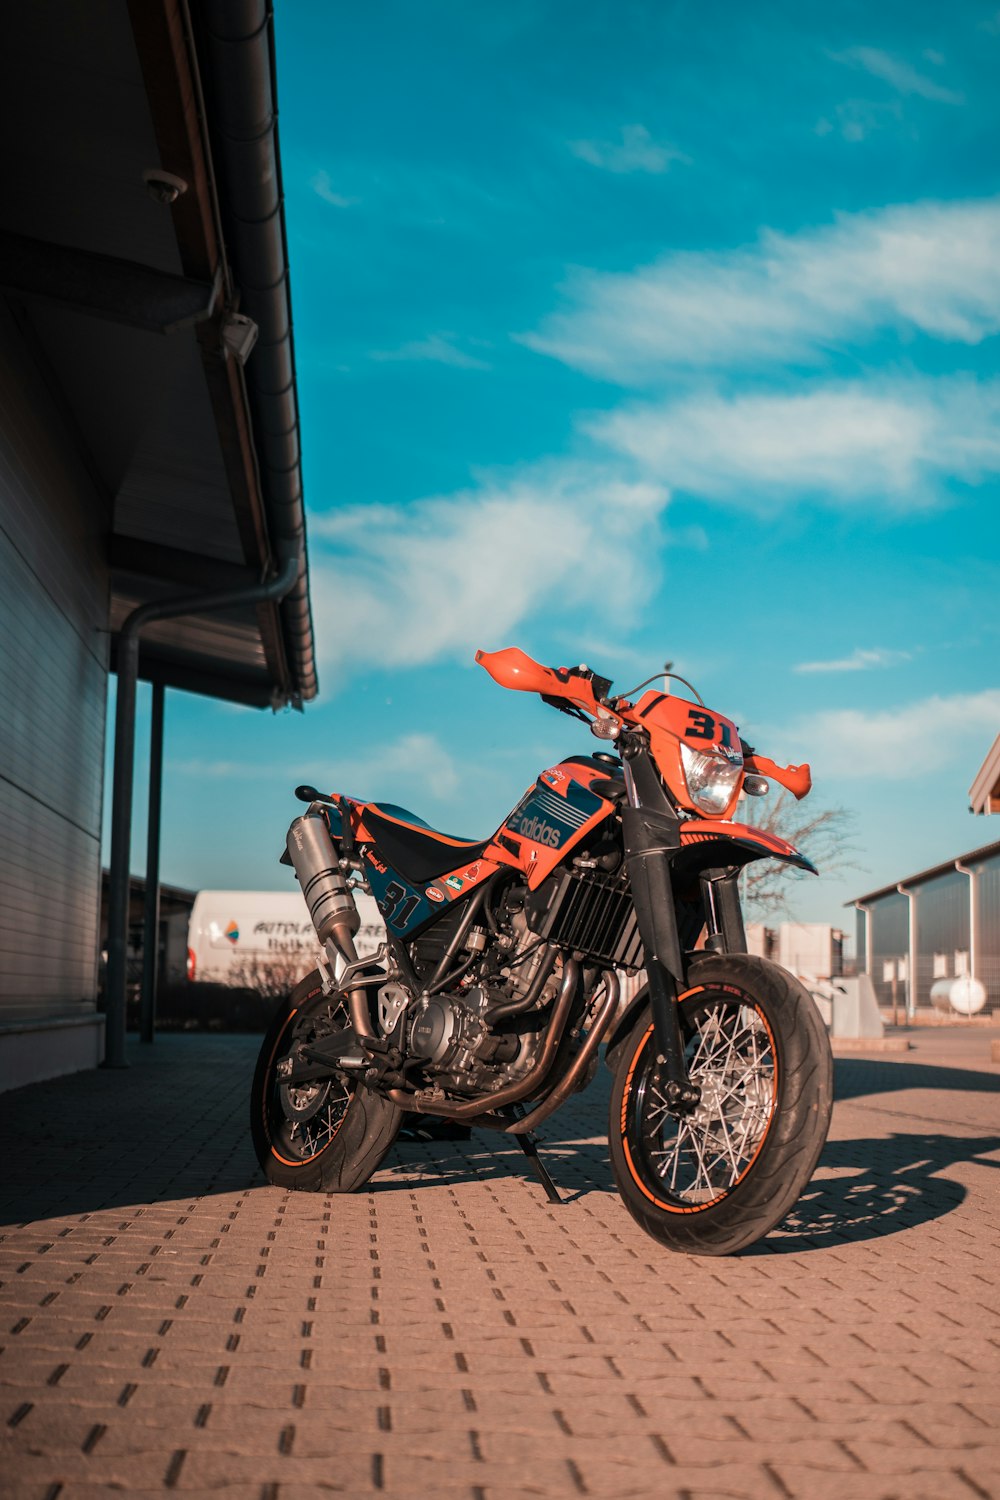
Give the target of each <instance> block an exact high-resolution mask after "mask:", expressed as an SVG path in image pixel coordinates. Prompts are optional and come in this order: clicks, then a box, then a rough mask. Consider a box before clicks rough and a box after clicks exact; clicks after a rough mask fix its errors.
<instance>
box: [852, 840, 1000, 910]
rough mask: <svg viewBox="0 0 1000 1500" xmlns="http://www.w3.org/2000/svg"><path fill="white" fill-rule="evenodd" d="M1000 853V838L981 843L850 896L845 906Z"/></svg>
mask: <svg viewBox="0 0 1000 1500" xmlns="http://www.w3.org/2000/svg"><path fill="white" fill-rule="evenodd" d="M998 854H1000V840H998V841H997V842H996V843H993V844H983V845H982V846H981V847H980V848H979V849H970V850H969V852H968V854H956V855H955V857H954V859H946V860H945V861H944V862H943V863H942V864H940V865H931V867H930V868H929V869H927V870H918V871H917V873H916V874H915V875H902V876H900V878H899V880H898V881H893V883H892V884H891V885H883V886H880V887H879V889H878V890H877V891H868V892H867V894H866V895H864V896H852V897H851V899H850V901H845V902H844V905H845V906H858V905H860V904H861V903H862V902H863V901H877V900H879V898H880V897H882V896H894V895H896V894H897V886H899V885H902V886H913V885H921V884H922V883H923V882H924V881H925V880H933V879H934V878H935V876H937V875H947V873H948V871H949V870H953V869H954V868H955V865H956V864H958V863H961V864H979V863H980V862H982V861H983V860H987V859H993V858H994V857H995V856H996V855H998Z"/></svg>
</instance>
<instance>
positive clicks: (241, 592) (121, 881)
mask: <svg viewBox="0 0 1000 1500" xmlns="http://www.w3.org/2000/svg"><path fill="white" fill-rule="evenodd" d="M301 563H302V549H301V543H296V542H291V541H290V542H288V543H287V553H286V555H285V556H284V561H283V563H282V567H281V571H280V572H279V573H278V574H277V575H276V576H275V577H274V578H272V579H271V581H270V582H269V583H259V584H255V585H254V586H253V587H251V588H243V589H230V590H229V591H227V592H222V593H218V594H185V595H184V596H183V597H181V598H179V599H164V600H162V601H161V602H160V603H158V604H143V605H140V607H139V608H138V609H134V610H133V611H132V613H131V614H130V615H129V616H128V618H127V619H126V620H125V622H124V623H123V625H122V628H121V630H120V631H119V632H118V662H117V667H118V701H117V704H116V706H115V763H114V784H113V787H112V793H111V796H112V807H111V869H110V871H109V874H108V975H107V991H106V1008H107V1015H106V1017H105V1056H104V1066H105V1067H106V1068H126V1067H128V1060H127V1058H126V1056H125V990H126V968H125V963H126V944H127V941H128V887H129V854H130V849H131V843H132V781H133V774H134V762H135V697H136V683H137V681H138V676H139V633H140V631H141V630H142V629H143V627H144V626H146V625H148V624H150V623H151V622H152V621H153V620H167V619H176V618H177V617H178V616H179V615H196V614H208V613H210V612H212V611H213V610H219V609H232V608H236V607H238V606H240V605H246V604H266V603H268V602H274V603H277V602H278V601H279V600H281V599H284V597H285V595H286V594H287V593H288V592H289V591H290V590H291V589H292V588H293V587H294V585H295V582H296V580H297V579H298V576H299V569H300V567H301Z"/></svg>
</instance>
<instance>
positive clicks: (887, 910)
mask: <svg viewBox="0 0 1000 1500" xmlns="http://www.w3.org/2000/svg"><path fill="white" fill-rule="evenodd" d="M970 863H971V866H972V868H973V869H974V870H975V871H976V891H977V901H978V906H977V912H978V916H977V923H976V926H977V943H978V951H977V953H976V955H975V976H974V977H975V978H976V979H979V980H981V981H982V983H983V984H984V985H985V986H986V1010H987V1011H990V1012H1000V856H998V855H993V856H992V857H991V858H988V859H984V860H976V859H973V860H971V861H970ZM913 889H914V890H915V891H916V895H917V947H918V954H917V977H916V989H915V998H916V1004H917V1005H929V1004H930V1003H931V986H932V985H933V983H934V981H935V980H936V979H951V978H955V977H957V976H958V975H960V974H966V973H969V972H970V971H971V969H972V967H973V965H972V931H971V922H970V920H969V918H970V906H969V894H970V892H969V877H968V875H965V874H963V873H962V872H961V871H959V870H948V871H946V872H945V873H944V874H942V875H937V876H935V877H934V878H933V879H932V880H922V881H921V882H920V884H919V885H916V886H914V887H913ZM871 921H872V961H871V966H870V968H869V970H868V972H869V973H870V974H871V977H872V982H873V984H874V986H875V994H876V996H877V998H878V1001H879V1004H880V1005H889V1004H890V1003H891V999H892V983H891V981H890V980H888V979H886V978H885V973H886V965H887V964H890V963H894V964H898V961H899V960H900V959H907V958H908V954H909V941H910V939H909V904H908V901H907V898H906V897H905V896H902V895H899V894H897V893H896V892H893V893H892V894H888V895H885V896H881V897H879V898H878V900H876V901H873V902H872V903H871ZM857 933H858V958H859V963H860V964H861V965H862V966H864V961H865V957H866V955H865V918H864V913H863V912H860V911H859V912H858V914H857ZM905 992H906V986H905V984H904V983H902V982H899V981H897V994H898V998H899V1000H900V1002H901V1003H902V1000H903V999H904V998H905Z"/></svg>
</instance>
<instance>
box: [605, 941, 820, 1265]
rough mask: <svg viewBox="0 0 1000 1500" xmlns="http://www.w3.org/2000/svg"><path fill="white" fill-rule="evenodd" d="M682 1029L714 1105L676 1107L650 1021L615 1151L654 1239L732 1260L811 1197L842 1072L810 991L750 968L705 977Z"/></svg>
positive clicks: (629, 1195) (773, 969) (638, 1048)
mask: <svg viewBox="0 0 1000 1500" xmlns="http://www.w3.org/2000/svg"><path fill="white" fill-rule="evenodd" d="M690 978H691V980H692V986H691V988H690V989H689V990H688V991H687V992H686V993H685V994H684V995H683V996H682V997H681V1000H680V1012H681V1029H682V1034H683V1036H684V1042H685V1053H686V1057H687V1064H688V1069H689V1073H690V1077H691V1080H692V1082H694V1083H696V1084H697V1085H698V1086H699V1088H700V1090H701V1101H700V1103H699V1105H698V1107H697V1108H696V1109H695V1110H694V1111H693V1112H692V1113H690V1114H688V1115H685V1116H680V1117H678V1116H677V1115H675V1114H672V1113H671V1112H670V1110H669V1109H668V1107H667V1103H666V1098H665V1094H664V1090H663V1078H662V1071H661V1069H660V1068H659V1066H658V1065H657V1062H656V1045H655V1041H654V1037H653V1022H652V1016H651V1013H650V1010H649V1008H648V1007H647V1008H646V1009H645V1010H644V1011H643V1013H642V1014H641V1015H640V1017H639V1020H638V1022H637V1023H636V1025H635V1027H634V1029H633V1031H632V1033H631V1035H630V1036H629V1039H628V1041H627V1042H626V1044H625V1046H624V1047H623V1048H622V1051H621V1056H620V1058H619V1061H618V1064H617V1066H616V1069H615V1081H614V1087H613V1089H612V1096H611V1117H610V1129H609V1142H610V1148H611V1163H612V1167H613V1170H614V1174H615V1180H616V1182H617V1184H618V1190H619V1192H620V1193H621V1195H622V1199H623V1201H624V1203H625V1206H626V1207H627V1208H628V1210H629V1212H630V1213H631V1214H632V1216H633V1217H634V1218H635V1219H637V1220H638V1222H639V1223H640V1224H641V1225H642V1227H643V1228H644V1229H645V1230H646V1231H647V1233H648V1234H651V1235H652V1236H653V1237H654V1239H658V1240H660V1241H661V1242H662V1243H663V1244H665V1245H668V1246H669V1247H670V1248H671V1249H673V1250H682V1251H686V1252H687V1253H688V1254H692V1255H729V1254H732V1253H733V1252H734V1251H737V1250H743V1249H745V1248H746V1247H747V1246H748V1245H752V1244H753V1243H754V1242H755V1241H756V1240H759V1239H761V1238H762V1237H763V1236H764V1235H766V1234H767V1233H768V1232H769V1231H770V1230H771V1229H773V1228H774V1226H775V1225H776V1224H777V1223H779V1222H780V1220H781V1219H783V1218H784V1216H785V1214H786V1213H788V1211H789V1210H790V1209H791V1207H792V1205H793V1204H794V1203H795V1202H796V1200H797V1199H798V1197H799V1195H800V1194H801V1192H802V1190H803V1188H804V1187H805V1185H806V1183H807V1182H808V1181H809V1178H810V1177H811V1176H812V1173H813V1169H814V1168H815V1166H816V1162H817V1160H818V1159H819V1154H820V1151H821V1150H822V1149H823V1143H824V1141H825V1140H826V1134H827V1130H828V1129H829V1124H830V1113H831V1110H832V1105H833V1061H832V1057H831V1053H830V1043H829V1040H828V1038H827V1034H826V1028H825V1027H824V1026H823V1023H822V1021H821V1019H820V1016H819V1012H818V1011H817V1009H816V1005H815V1003H814V1002H813V999H812V997H811V996H810V995H809V993H808V991H807V990H805V989H804V988H803V986H802V985H801V984H799V982H798V980H797V979H794V978H793V977H792V976H791V975H790V974H788V973H786V972H785V970H784V969H780V968H778V967H777V966H776V965H774V964H770V963H767V962H766V961H765V960H764V959H759V958H751V957H749V956H747V955H745V954H732V955H726V956H724V957H723V956H718V957H716V956H714V955H713V956H711V957H708V958H705V959H701V960H699V961H697V962H696V963H695V964H693V965H692V968H691V974H690Z"/></svg>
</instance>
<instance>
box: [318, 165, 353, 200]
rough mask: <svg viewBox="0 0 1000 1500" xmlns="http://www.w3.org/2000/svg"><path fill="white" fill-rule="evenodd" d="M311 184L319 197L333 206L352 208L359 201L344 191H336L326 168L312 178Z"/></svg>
mask: <svg viewBox="0 0 1000 1500" xmlns="http://www.w3.org/2000/svg"><path fill="white" fill-rule="evenodd" d="M309 186H310V187H311V188H312V190H313V192H314V193H315V194H316V196H317V198H322V200H323V202H324V203H329V204H330V205H331V207H333V208H352V207H353V206H354V204H355V203H357V201H358V200H357V198H346V197H345V196H344V194H343V193H335V192H334V190H333V182H332V180H331V178H330V174H329V172H327V171H324V170H320V171H319V172H317V173H316V174H315V176H314V177H312V178H311V179H310V182H309Z"/></svg>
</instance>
